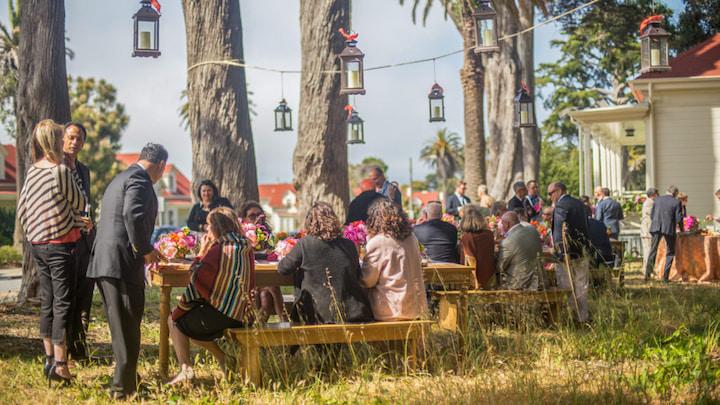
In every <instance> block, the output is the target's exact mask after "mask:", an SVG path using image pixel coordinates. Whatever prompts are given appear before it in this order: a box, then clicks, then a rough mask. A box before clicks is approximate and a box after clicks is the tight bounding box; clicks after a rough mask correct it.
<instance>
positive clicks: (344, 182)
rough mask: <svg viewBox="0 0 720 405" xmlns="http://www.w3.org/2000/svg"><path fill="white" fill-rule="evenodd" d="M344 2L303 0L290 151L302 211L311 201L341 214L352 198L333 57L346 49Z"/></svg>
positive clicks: (344, 98)
mask: <svg viewBox="0 0 720 405" xmlns="http://www.w3.org/2000/svg"><path fill="white" fill-rule="evenodd" d="M349 6H350V5H349V1H348V0H301V1H300V44H301V48H302V56H303V59H302V76H301V80H300V114H299V119H298V123H299V130H298V142H297V145H296V146H295V152H294V155H293V171H294V173H295V187H296V188H297V190H298V192H299V195H300V215H301V217H304V213H305V212H307V210H308V209H309V208H310V206H311V205H312V204H313V203H314V202H315V201H319V200H322V201H325V202H327V203H329V204H331V205H332V206H333V208H334V210H335V213H336V214H337V215H338V217H340V218H344V217H345V211H346V207H347V204H348V200H349V197H350V190H349V187H348V163H347V144H346V139H347V134H346V132H347V128H346V125H345V118H346V117H347V113H346V112H345V111H344V109H343V108H344V106H345V105H346V104H347V96H341V95H340V75H338V74H327V73H323V71H327V70H340V62H339V59H338V57H337V55H338V54H339V53H340V52H341V51H342V49H343V47H344V39H343V37H342V36H341V35H340V34H339V33H338V29H340V28H345V29H346V30H347V29H348V22H349V18H348V16H349V11H350V7H349Z"/></svg>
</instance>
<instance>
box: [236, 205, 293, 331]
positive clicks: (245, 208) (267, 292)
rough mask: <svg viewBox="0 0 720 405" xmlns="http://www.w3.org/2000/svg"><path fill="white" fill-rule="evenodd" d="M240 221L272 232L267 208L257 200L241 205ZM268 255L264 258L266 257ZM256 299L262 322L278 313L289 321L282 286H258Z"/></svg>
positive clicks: (281, 319) (259, 319)
mask: <svg viewBox="0 0 720 405" xmlns="http://www.w3.org/2000/svg"><path fill="white" fill-rule="evenodd" d="M240 221H241V222H242V223H250V224H255V225H262V226H264V227H265V229H267V231H268V233H270V234H272V228H271V227H270V225H268V223H267V222H266V217H265V210H263V208H262V206H260V204H259V203H258V202H257V201H248V202H246V203H245V204H243V205H242V207H240ZM265 257H266V256H263V257H262V258H263V259H265ZM256 299H257V300H258V301H259V302H258V303H257V306H258V307H259V309H260V313H259V314H258V321H259V322H260V323H265V322H267V320H268V318H269V317H270V315H273V314H275V315H277V316H278V317H279V318H280V321H281V322H287V320H288V319H287V316H286V315H285V308H284V306H283V296H282V291H280V287H262V288H258V294H257V296H256Z"/></svg>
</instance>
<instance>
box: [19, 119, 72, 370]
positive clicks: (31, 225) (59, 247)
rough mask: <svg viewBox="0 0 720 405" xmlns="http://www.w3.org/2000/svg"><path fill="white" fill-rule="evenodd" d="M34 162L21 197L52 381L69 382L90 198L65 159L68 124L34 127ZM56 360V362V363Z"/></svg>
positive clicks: (44, 122)
mask: <svg viewBox="0 0 720 405" xmlns="http://www.w3.org/2000/svg"><path fill="white" fill-rule="evenodd" d="M32 152H33V153H32V157H33V161H34V163H33V165H32V166H30V169H29V170H28V172H27V176H26V177H25V184H24V186H23V188H22V191H21V192H20V199H19V201H18V216H19V217H20V222H21V224H22V227H23V231H24V234H25V240H26V241H27V242H29V243H30V244H31V249H32V256H33V259H34V260H35V265H36V267H37V270H38V274H39V276H40V290H41V295H42V303H41V307H40V335H41V336H42V338H43V345H44V346H45V368H44V372H45V375H46V376H47V378H48V380H58V381H63V382H66V383H67V382H69V381H70V379H71V378H72V376H71V375H70V371H69V370H68V367H67V351H66V349H67V346H66V343H67V342H66V330H67V327H68V322H69V321H70V307H71V304H72V301H73V291H72V289H73V283H74V279H75V256H74V254H73V249H74V248H75V242H77V241H78V239H80V229H81V228H83V226H84V221H83V218H82V216H81V215H80V212H81V211H83V210H84V209H85V204H86V198H85V194H84V193H83V191H82V188H81V187H80V186H79V184H78V183H79V180H78V179H77V176H75V175H74V174H73V172H72V171H71V170H70V168H68V167H67V166H65V165H64V164H63V163H62V162H63V156H64V155H63V128H62V127H61V126H60V125H58V124H56V123H55V122H53V121H52V120H43V121H41V122H40V123H38V124H37V126H36V127H35V131H33V150H32ZM53 360H54V363H53Z"/></svg>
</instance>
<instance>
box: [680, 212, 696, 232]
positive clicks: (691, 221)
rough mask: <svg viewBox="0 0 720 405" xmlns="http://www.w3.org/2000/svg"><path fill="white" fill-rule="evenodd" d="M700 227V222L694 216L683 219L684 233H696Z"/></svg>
mask: <svg viewBox="0 0 720 405" xmlns="http://www.w3.org/2000/svg"><path fill="white" fill-rule="evenodd" d="M699 227H700V222H698V219H697V217H696V216H693V215H688V216H686V217H685V218H683V230H684V231H685V232H697V231H698V229H699Z"/></svg>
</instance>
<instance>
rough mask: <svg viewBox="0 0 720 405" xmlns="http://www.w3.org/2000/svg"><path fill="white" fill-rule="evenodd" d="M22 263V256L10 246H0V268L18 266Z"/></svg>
mask: <svg viewBox="0 0 720 405" xmlns="http://www.w3.org/2000/svg"><path fill="white" fill-rule="evenodd" d="M20 262H22V255H21V254H20V252H18V251H17V249H15V248H14V247H12V246H0V266H5V265H8V264H19V263H20Z"/></svg>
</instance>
